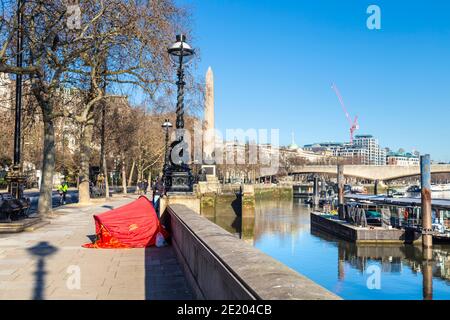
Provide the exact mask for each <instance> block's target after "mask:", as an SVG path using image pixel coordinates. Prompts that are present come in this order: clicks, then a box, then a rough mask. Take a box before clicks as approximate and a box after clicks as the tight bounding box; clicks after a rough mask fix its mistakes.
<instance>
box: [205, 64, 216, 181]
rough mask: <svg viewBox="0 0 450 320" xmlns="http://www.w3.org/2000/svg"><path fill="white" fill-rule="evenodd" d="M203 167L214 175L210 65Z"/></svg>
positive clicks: (212, 87)
mask: <svg viewBox="0 0 450 320" xmlns="http://www.w3.org/2000/svg"><path fill="white" fill-rule="evenodd" d="M203 130H204V132H203V157H204V158H203V164H204V165H203V168H204V170H205V171H206V174H207V175H212V176H215V175H216V168H215V165H214V159H213V158H214V149H215V134H214V130H215V129H214V75H213V71H212V69H211V67H209V68H208V71H207V72H206V85H205V111H204V122H203Z"/></svg>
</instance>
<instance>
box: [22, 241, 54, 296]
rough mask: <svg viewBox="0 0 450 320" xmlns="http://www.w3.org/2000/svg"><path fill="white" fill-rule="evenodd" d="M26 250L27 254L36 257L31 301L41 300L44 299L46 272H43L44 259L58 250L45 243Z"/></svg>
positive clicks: (42, 242)
mask: <svg viewBox="0 0 450 320" xmlns="http://www.w3.org/2000/svg"><path fill="white" fill-rule="evenodd" d="M27 250H28V253H29V254H31V255H33V256H36V257H37V259H38V263H37V267H36V271H35V272H34V276H35V280H34V283H35V285H34V289H33V300H43V299H44V298H45V297H44V288H45V275H46V274H47V271H46V270H45V259H46V258H48V257H50V256H51V255H53V254H55V253H56V252H57V251H58V249H57V248H56V247H54V246H52V245H51V244H50V243H48V242H47V241H41V242H39V243H38V244H36V245H35V246H33V247H31V248H28V249H27Z"/></svg>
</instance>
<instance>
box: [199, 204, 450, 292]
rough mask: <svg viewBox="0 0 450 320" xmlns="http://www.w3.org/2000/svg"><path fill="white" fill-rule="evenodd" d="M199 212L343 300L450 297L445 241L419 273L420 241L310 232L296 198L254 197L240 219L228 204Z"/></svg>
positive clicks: (448, 253)
mask: <svg viewBox="0 0 450 320" xmlns="http://www.w3.org/2000/svg"><path fill="white" fill-rule="evenodd" d="M203 215H204V216H205V217H207V218H208V219H209V220H211V221H213V222H214V223H216V224H218V225H219V226H221V227H222V228H224V229H226V230H227V231H229V232H231V233H232V234H234V235H235V236H236V237H239V238H241V239H243V240H244V241H246V242H247V243H249V244H251V245H253V246H255V247H256V248H258V249H260V250H261V251H263V252H264V253H266V254H268V255H270V256H272V257H273V258H275V259H277V260H279V261H281V262H283V263H284V264H286V265H287V266H289V267H291V268H292V269H294V270H296V271H298V272H299V273H301V274H303V275H305V276H306V277H308V278H310V279H311V280H313V281H315V282H316V283H318V284H319V285H321V286H323V287H325V288H326V289H328V290H330V291H332V292H334V293H336V294H337V295H339V296H341V297H342V298H343V299H382V300H391V299H405V300H408V299H424V298H425V299H450V246H448V245H445V246H443V245H435V246H434V249H433V263H432V276H431V273H429V274H430V276H428V277H425V278H424V277H423V275H422V268H423V265H422V258H421V257H422V247H421V246H420V245H419V246H412V245H359V244H358V245H356V244H354V243H350V242H347V241H344V240H341V239H338V238H335V237H333V236H330V235H328V234H325V233H322V232H317V231H311V228H310V218H309V216H310V208H308V207H307V206H305V205H304V204H302V203H301V202H300V200H279V201H273V200H261V201H257V204H256V209H255V214H254V217H245V218H243V219H242V218H240V217H237V216H236V215H235V214H234V212H233V210H232V208H231V207H228V206H221V207H218V208H216V209H215V210H210V211H208V212H205V213H204V214H203Z"/></svg>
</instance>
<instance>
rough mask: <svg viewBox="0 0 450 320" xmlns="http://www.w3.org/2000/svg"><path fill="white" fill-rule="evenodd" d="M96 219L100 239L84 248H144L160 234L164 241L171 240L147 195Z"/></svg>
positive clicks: (150, 244) (152, 242) (151, 243)
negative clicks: (168, 238) (165, 239)
mask: <svg viewBox="0 0 450 320" xmlns="http://www.w3.org/2000/svg"><path fill="white" fill-rule="evenodd" d="M94 220H95V233H96V234H97V240H96V241H95V242H94V243H88V244H85V245H83V247H85V248H143V247H150V246H153V245H155V242H156V235H157V234H158V232H161V233H162V235H163V236H164V238H167V237H168V232H167V231H166V230H165V229H164V227H163V226H162V225H161V224H160V222H159V219H158V217H157V216H156V212H155V209H154V208H153V205H152V203H151V202H150V200H149V199H147V198H146V197H144V196H141V197H139V199H137V200H136V201H133V202H131V203H129V204H127V205H124V206H122V207H119V208H116V209H114V210H110V211H107V212H104V213H101V214H98V215H94Z"/></svg>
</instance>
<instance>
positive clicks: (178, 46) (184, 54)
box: [167, 34, 194, 64]
mask: <svg viewBox="0 0 450 320" xmlns="http://www.w3.org/2000/svg"><path fill="white" fill-rule="evenodd" d="M176 39H177V41H176V42H175V43H174V44H173V45H172V46H170V48H169V49H168V50H167V51H168V52H169V56H170V59H171V60H172V61H173V63H175V64H186V63H188V62H189V61H191V60H192V58H193V57H194V49H192V48H191V46H190V45H189V44H188V43H187V42H185V41H186V36H185V35H184V34H179V35H177V36H176Z"/></svg>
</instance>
